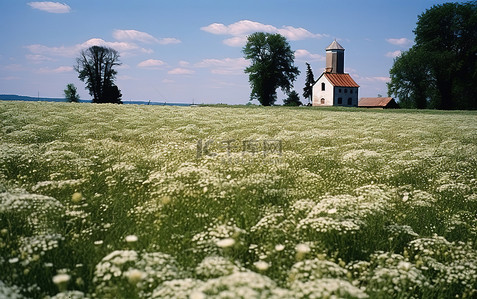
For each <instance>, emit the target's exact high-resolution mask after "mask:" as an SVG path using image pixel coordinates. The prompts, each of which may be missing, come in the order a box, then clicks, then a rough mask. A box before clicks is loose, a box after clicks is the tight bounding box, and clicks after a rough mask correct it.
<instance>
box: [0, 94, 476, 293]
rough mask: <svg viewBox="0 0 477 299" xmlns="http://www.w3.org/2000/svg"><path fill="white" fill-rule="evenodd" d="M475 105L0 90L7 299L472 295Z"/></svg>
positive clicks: (0, 198) (0, 200)
mask: <svg viewBox="0 0 477 299" xmlns="http://www.w3.org/2000/svg"><path fill="white" fill-rule="evenodd" d="M476 240H477V113H475V112H438V111H411V110H393V111H384V110H381V111H380V110H365V109H344V108H339V109H336V108H333V109H316V108H310V107H300V108H285V107H245V106H243V107H221V106H216V107H173V106H136V105H106V104H105V105H92V104H66V103H25V102H0V253H1V256H0V266H1V269H2V271H1V272H0V297H6V298H25V297H26V298H45V297H48V296H50V297H51V298H391V297H392V298H450V297H462V298H472V297H475V296H476V295H477V291H476V289H477V251H476V249H477V242H476Z"/></svg>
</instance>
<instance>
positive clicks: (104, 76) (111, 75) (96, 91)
mask: <svg viewBox="0 0 477 299" xmlns="http://www.w3.org/2000/svg"><path fill="white" fill-rule="evenodd" d="M76 62H77V65H76V66H75V70H76V71H77V72H78V78H80V80H81V81H83V82H86V88H87V89H88V90H89V94H90V95H91V96H92V97H93V103H121V97H120V94H121V93H120V92H119V89H118V90H117V91H118V92H117V93H115V92H112V89H114V88H116V89H117V87H116V86H115V85H114V79H115V78H116V74H117V71H116V70H115V69H114V67H116V66H118V65H121V63H119V53H118V52H117V51H116V50H114V49H111V48H107V47H100V46H92V47H90V48H88V49H86V50H82V51H81V53H80V57H79V58H77V59H76ZM114 91H116V90H114ZM113 94H115V95H118V96H119V97H117V98H115V97H113V96H111V95H113Z"/></svg>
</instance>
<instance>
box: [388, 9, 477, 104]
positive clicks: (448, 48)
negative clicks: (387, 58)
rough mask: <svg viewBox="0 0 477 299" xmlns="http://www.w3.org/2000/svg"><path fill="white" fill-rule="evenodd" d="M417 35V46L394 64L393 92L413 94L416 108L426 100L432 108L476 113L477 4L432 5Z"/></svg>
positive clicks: (391, 91) (399, 94)
mask: <svg viewBox="0 0 477 299" xmlns="http://www.w3.org/2000/svg"><path fill="white" fill-rule="evenodd" d="M414 33H415V35H416V38H415V45H414V46H413V47H412V48H411V49H410V50H409V51H407V52H404V53H403V54H402V55H401V56H400V57H398V58H396V60H395V61H394V66H393V68H392V69H391V72H390V73H391V82H390V83H389V85H388V90H389V93H390V94H394V95H396V96H398V97H400V96H402V95H403V94H406V93H408V97H407V99H413V101H414V106H416V107H423V105H422V98H423V97H426V104H427V105H428V106H430V107H433V108H438V109H477V84H476V82H477V1H471V2H467V3H445V4H442V5H435V6H433V7H431V8H430V9H428V10H427V11H426V12H424V13H423V14H422V15H420V16H419V18H418V22H417V26H416V29H415V30H414ZM418 70H422V71H423V73H419V72H418ZM423 75H424V76H425V79H424V80H423V78H422V77H423ZM400 78H405V80H400ZM409 86H413V88H411V89H409ZM400 100H401V98H400Z"/></svg>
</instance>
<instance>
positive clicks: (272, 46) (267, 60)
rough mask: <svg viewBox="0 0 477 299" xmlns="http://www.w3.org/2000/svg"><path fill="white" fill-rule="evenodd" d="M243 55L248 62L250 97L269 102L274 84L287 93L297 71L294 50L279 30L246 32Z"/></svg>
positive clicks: (274, 99) (273, 91)
mask: <svg viewBox="0 0 477 299" xmlns="http://www.w3.org/2000/svg"><path fill="white" fill-rule="evenodd" d="M243 53H244V54H245V58H246V59H250V60H251V62H252V64H251V65H250V66H249V67H247V68H246V69H245V73H248V74H249V82H250V85H251V87H252V92H251V94H250V98H251V99H257V100H258V101H259V102H260V103H261V104H262V105H264V106H270V105H273V104H274V103H275V101H276V99H277V92H276V90H277V88H279V87H280V88H281V89H282V91H283V92H285V93H288V92H289V91H290V89H291V88H292V86H293V81H295V79H296V77H297V76H298V75H299V74H300V71H299V70H298V68H297V67H295V66H294V59H295V54H294V53H293V51H292V50H291V48H290V45H289V44H288V42H287V40H286V38H285V37H283V36H282V35H280V34H271V33H264V32H256V33H253V34H251V35H250V36H248V39H247V44H246V45H245V47H244V48H243Z"/></svg>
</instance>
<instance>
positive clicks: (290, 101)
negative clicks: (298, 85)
mask: <svg viewBox="0 0 477 299" xmlns="http://www.w3.org/2000/svg"><path fill="white" fill-rule="evenodd" d="M301 105H303V104H302V103H301V102H300V96H299V95H298V92H296V91H294V90H292V91H291V92H290V93H289V94H288V98H286V99H285V100H283V106H301Z"/></svg>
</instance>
